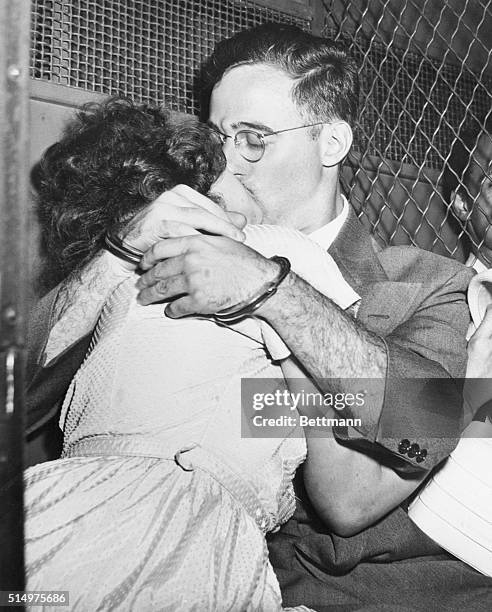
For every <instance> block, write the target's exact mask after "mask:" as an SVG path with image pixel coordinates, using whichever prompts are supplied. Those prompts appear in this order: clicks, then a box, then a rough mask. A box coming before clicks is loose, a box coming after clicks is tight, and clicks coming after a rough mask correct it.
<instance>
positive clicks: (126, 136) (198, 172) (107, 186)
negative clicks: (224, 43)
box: [33, 99, 225, 288]
mask: <svg viewBox="0 0 492 612" xmlns="http://www.w3.org/2000/svg"><path fill="white" fill-rule="evenodd" d="M224 167H225V160H224V156H223V154H222V149H221V145H220V143H219V142H218V141H217V139H215V138H214V137H213V136H212V135H211V130H210V129H209V128H208V127H207V126H205V125H203V124H200V123H198V122H196V121H192V120H190V121H187V122H180V123H176V122H173V121H171V119H170V117H169V115H168V113H167V112H165V111H164V110H162V109H159V108H156V107H152V106H146V105H140V106H137V105H135V104H133V103H132V102H130V101H128V100H123V99H110V100H108V101H107V102H104V103H102V104H89V105H86V106H84V107H82V109H81V110H80V112H79V113H78V114H77V116H76V118H75V119H74V120H73V121H71V122H70V123H69V124H68V125H67V127H66V128H65V131H64V134H63V137H62V139H61V140H60V141H59V142H57V143H56V144H54V145H53V146H51V147H50V148H49V149H48V150H47V151H46V152H45V154H44V155H43V157H42V159H41V161H40V162H39V164H38V165H37V167H36V168H35V170H34V172H33V183H34V186H35V188H36V190H37V192H38V215H39V219H40V223H41V230H42V240H43V246H44V251H45V259H46V261H45V271H44V274H43V276H44V278H43V279H42V283H43V285H44V287H45V288H46V287H49V286H52V285H54V284H56V283H57V282H59V281H60V280H62V279H63V278H65V277H66V276H67V275H68V274H70V273H71V272H73V271H78V270H80V269H81V268H82V267H83V266H84V265H85V264H86V263H87V262H88V261H89V260H90V259H92V257H94V255H95V254H96V253H97V252H98V251H99V250H100V249H101V248H103V246H104V235H105V233H106V232H107V231H110V232H118V231H119V230H120V229H121V228H122V227H123V226H125V224H126V223H127V222H128V221H129V220H130V219H131V218H132V217H133V216H134V215H135V213H137V212H138V211H139V210H141V209H142V208H144V207H145V206H146V205H147V204H149V203H150V202H152V201H153V200H154V199H155V198H156V197H157V196H158V195H159V194H161V193H162V192H163V191H165V190H167V189H170V188H172V187H174V186H176V185H177V184H180V183H183V184H186V185H189V186H190V187H192V188H193V189H196V190H198V191H200V192H201V193H207V192H208V190H209V189H210V186H211V184H212V183H213V181H214V180H215V179H216V178H217V176H218V175H219V174H220V173H221V172H222V170H223V169H224Z"/></svg>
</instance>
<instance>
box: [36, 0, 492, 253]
mask: <svg viewBox="0 0 492 612" xmlns="http://www.w3.org/2000/svg"><path fill="white" fill-rule="evenodd" d="M265 4H268V3H267V2H265V1H264V0H256V1H252V0H202V1H201V2H194V1H192V0H32V9H33V10H32V54H31V76H32V77H33V78H34V79H40V80H45V81H50V82H52V83H57V84H63V85H69V86H73V87H77V88H81V89H84V90H88V91H95V92H101V93H105V94H123V95H128V96H130V97H132V98H134V99H137V100H140V101H152V102H157V103H164V104H165V105H166V106H167V107H169V108H172V109H174V110H178V111H183V112H191V113H196V112H197V111H198V104H197V101H196V99H195V98H194V96H193V86H192V83H193V78H194V75H195V73H196V71H197V69H198V67H199V65H200V63H201V61H202V60H203V58H204V57H205V56H207V55H208V54H209V53H210V51H211V50H212V48H213V46H214V44H215V43H216V42H217V41H218V40H220V39H222V38H224V37H227V36H230V35H231V34H233V33H234V32H235V31H237V30H239V29H243V28H247V27H250V26H253V25H256V24H260V23H263V22H265V21H277V22H284V23H295V24H297V25H299V26H300V27H302V28H304V29H310V28H311V27H312V28H313V30H315V31H316V32H320V33H322V34H325V35H329V36H332V37H333V38H335V39H343V40H345V41H346V42H347V44H348V46H349V48H350V50H351V52H352V54H353V55H355V56H356V57H357V58H358V59H359V61H360V63H361V80H362V95H361V100H362V102H363V104H362V108H361V116H360V122H359V126H358V128H357V129H356V144H355V147H354V153H353V155H351V157H350V159H349V163H348V165H347V166H346V168H345V169H344V173H343V178H344V184H345V188H346V191H347V192H348V194H349V195H350V198H351V201H352V203H353V204H354V206H355V207H356V208H357V209H358V211H359V213H360V215H361V217H362V218H363V220H365V222H366V223H367V224H368V225H370V227H371V229H372V230H373V232H374V234H375V235H376V236H377V237H378V238H379V239H380V240H381V241H382V242H384V243H386V244H388V243H391V244H416V245H418V246H421V247H424V248H427V249H429V250H433V251H435V252H438V253H441V254H445V255H450V256H453V257H457V258H464V257H465V255H466V253H465V251H466V247H465V246H464V245H463V240H462V239H463V238H466V235H467V233H468V229H469V226H468V224H467V222H466V219H465V220H463V219H461V221H460V222H458V221H456V219H455V217H454V216H453V215H452V214H451V207H450V205H449V194H447V195H446V194H445V193H444V191H443V189H444V187H445V182H446V181H445V177H446V176H448V175H449V172H448V173H446V172H445V168H446V166H449V164H448V161H449V158H450V155H451V151H452V149H453V147H454V145H455V144H456V143H459V142H461V141H462V140H463V131H464V130H465V129H466V128H468V127H470V126H472V125H475V126H477V125H478V126H483V117H484V115H485V114H487V113H488V112H489V110H490V108H491V106H492V105H491V91H492V89H491V86H492V60H491V45H490V34H489V33H490V32H491V31H492V0H442V1H441V2H435V0H361V1H360V2H350V1H349V0H313V1H312V2H311V3H310V5H311V6H312V7H313V13H314V14H316V15H318V16H319V18H320V21H315V22H311V21H310V20H309V18H307V17H306V14H307V13H306V11H304V12H296V11H292V6H293V5H297V6H300V5H301V4H303V5H304V6H307V3H300V2H292V1H290V2H286V3H285V7H286V8H285V10H284V9H282V8H279V7H283V6H284V4H283V3H282V2H280V1H277V0H275V2H272V6H273V5H274V6H275V8H272V7H270V8H268V7H267V6H265ZM467 146H468V149H467V151H468V153H469V152H470V151H471V150H472V148H473V144H471V145H470V144H469V143H468V145H467ZM458 174H459V173H456V175H455V179H456V180H455V183H457V185H455V187H456V186H457V187H458V188H459V187H460V185H461V184H462V176H461V175H459V176H458ZM475 240H476V237H475Z"/></svg>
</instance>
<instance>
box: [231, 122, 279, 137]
mask: <svg viewBox="0 0 492 612" xmlns="http://www.w3.org/2000/svg"><path fill="white" fill-rule="evenodd" d="M231 127H232V129H234V130H238V129H239V130H240V129H241V128H243V129H244V128H249V129H250V130H256V131H258V132H262V133H263V134H273V133H274V130H272V128H271V127H270V126H268V125H265V124H264V123H252V122H250V121H239V122H238V123H233V124H232V125H231Z"/></svg>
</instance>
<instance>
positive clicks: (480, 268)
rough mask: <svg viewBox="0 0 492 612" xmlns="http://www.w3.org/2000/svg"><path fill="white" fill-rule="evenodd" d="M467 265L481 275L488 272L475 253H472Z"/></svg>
mask: <svg viewBox="0 0 492 612" xmlns="http://www.w3.org/2000/svg"><path fill="white" fill-rule="evenodd" d="M465 265H467V266H469V267H470V268H473V269H474V270H475V271H476V272H478V273H479V274H480V272H485V270H488V268H487V266H486V265H485V264H484V263H482V262H481V261H480V259H478V257H477V256H476V255H475V254H473V253H470V255H469V256H468V259H467V260H466V264H465Z"/></svg>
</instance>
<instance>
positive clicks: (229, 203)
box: [209, 170, 263, 223]
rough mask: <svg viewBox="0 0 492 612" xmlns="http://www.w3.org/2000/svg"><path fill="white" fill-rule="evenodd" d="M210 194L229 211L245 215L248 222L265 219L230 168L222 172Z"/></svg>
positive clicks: (257, 221)
mask: <svg viewBox="0 0 492 612" xmlns="http://www.w3.org/2000/svg"><path fill="white" fill-rule="evenodd" d="M209 195H210V196H211V197H212V199H213V200H214V201H215V202H217V204H219V206H222V208H224V209H225V210H227V211H228V212H238V213H241V214H242V215H244V216H245V217H246V220H247V222H248V223H261V222H262V221H263V214H262V211H261V208H260V207H259V206H258V204H257V203H256V202H255V200H254V199H253V197H252V196H251V195H250V193H249V192H248V191H246V189H245V188H244V187H243V185H242V184H241V183H240V182H239V181H238V179H237V178H236V177H235V176H234V174H232V172H229V170H224V172H222V174H221V175H220V176H219V178H218V179H217V180H216V181H215V183H214V184H213V185H212V187H211V188H210V192H209Z"/></svg>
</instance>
